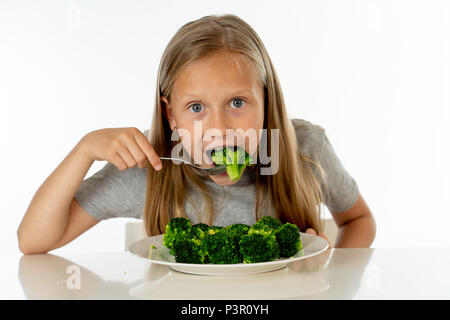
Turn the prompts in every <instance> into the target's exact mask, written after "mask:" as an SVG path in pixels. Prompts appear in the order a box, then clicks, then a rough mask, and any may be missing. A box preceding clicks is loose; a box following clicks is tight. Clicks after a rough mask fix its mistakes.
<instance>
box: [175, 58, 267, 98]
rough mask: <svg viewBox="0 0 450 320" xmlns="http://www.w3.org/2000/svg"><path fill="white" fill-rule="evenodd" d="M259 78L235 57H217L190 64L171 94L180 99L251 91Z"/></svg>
mask: <svg viewBox="0 0 450 320" xmlns="http://www.w3.org/2000/svg"><path fill="white" fill-rule="evenodd" d="M259 85H260V84H259V75H258V74H257V72H256V69H255V68H254V66H253V64H252V63H250V62H249V61H248V59H246V58H245V57H243V56H241V55H238V54H235V53H228V52H224V53H217V54H214V55H213V56H211V57H207V58H204V59H201V60H197V61H194V62H192V63H190V64H189V65H188V66H187V67H186V68H185V69H184V70H182V71H181V72H180V74H179V75H178V76H177V78H176V80H175V82H174V87H173V93H174V96H176V97H177V98H182V97H183V95H184V94H186V93H192V92H198V93H209V94H215V93H218V92H214V91H216V90H217V91H219V92H223V91H227V90H236V89H238V90H252V91H255V89H256V88H257V87H258V86H259Z"/></svg>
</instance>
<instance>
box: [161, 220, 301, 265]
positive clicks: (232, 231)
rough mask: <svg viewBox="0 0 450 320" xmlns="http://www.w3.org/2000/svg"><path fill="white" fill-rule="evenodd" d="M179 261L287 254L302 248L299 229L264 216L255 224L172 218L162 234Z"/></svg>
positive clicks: (214, 261) (241, 259)
mask: <svg viewBox="0 0 450 320" xmlns="http://www.w3.org/2000/svg"><path fill="white" fill-rule="evenodd" d="M163 243H164V245H165V246H166V247H167V248H169V249H170V253H171V254H172V255H173V256H174V257H175V261H176V262H182V263H197V264H199V263H201V264H205V263H211V264H236V263H256V262H268V261H273V260H275V259H278V258H288V257H291V256H293V255H295V254H296V253H297V252H298V251H299V250H300V249H302V242H301V239H300V232H299V229H298V227H297V226H296V225H295V224H292V223H285V224H282V223H281V222H280V221H279V220H278V219H276V218H273V217H269V216H264V217H263V218H261V219H260V220H259V221H258V222H256V223H255V224H254V225H252V226H248V225H245V224H240V223H237V224H232V225H229V226H226V227H221V226H211V227H210V226H208V225H207V224H204V223H199V224H195V225H191V222H190V220H189V219H187V218H172V219H171V220H170V221H169V223H168V224H167V226H166V232H165V233H164V236H163Z"/></svg>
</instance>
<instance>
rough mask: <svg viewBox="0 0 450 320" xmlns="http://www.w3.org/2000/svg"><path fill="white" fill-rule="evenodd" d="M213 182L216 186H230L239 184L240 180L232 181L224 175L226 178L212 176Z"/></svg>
mask: <svg viewBox="0 0 450 320" xmlns="http://www.w3.org/2000/svg"><path fill="white" fill-rule="evenodd" d="M210 177H211V180H213V181H214V182H215V183H216V184H218V185H221V186H229V185H232V184H235V183H236V182H238V181H239V180H236V181H232V180H230V178H228V175H224V176H218V175H215V176H210Z"/></svg>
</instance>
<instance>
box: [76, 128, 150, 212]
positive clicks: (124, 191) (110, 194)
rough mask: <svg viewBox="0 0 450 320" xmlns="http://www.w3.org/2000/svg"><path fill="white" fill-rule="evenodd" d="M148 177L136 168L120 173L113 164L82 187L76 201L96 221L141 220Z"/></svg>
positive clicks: (82, 184) (89, 179) (84, 182)
mask: <svg viewBox="0 0 450 320" xmlns="http://www.w3.org/2000/svg"><path fill="white" fill-rule="evenodd" d="M145 133H147V132H145ZM146 173H147V169H146V168H144V169H141V168H139V167H137V166H135V167H133V168H128V169H127V170H124V171H120V170H119V169H118V168H117V167H116V166H115V165H113V164H112V163H107V164H106V165H105V166H104V167H103V168H102V169H101V170H99V171H97V172H96V173H95V174H93V175H92V176H91V177H89V178H87V179H85V180H84V181H83V182H82V183H81V185H80V187H79V188H78V190H77V192H76V194H75V199H76V200H77V201H78V203H79V204H80V205H81V207H83V209H85V210H86V211H87V212H88V213H89V214H90V215H91V216H92V217H94V218H95V219H97V220H104V219H109V218H116V217H130V218H137V219H140V218H141V217H142V211H143V208H144V201H145V194H146V186H147V183H146V177H147V174H146Z"/></svg>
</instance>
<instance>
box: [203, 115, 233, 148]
mask: <svg viewBox="0 0 450 320" xmlns="http://www.w3.org/2000/svg"><path fill="white" fill-rule="evenodd" d="M221 109H222V108H217V109H215V110H212V111H210V114H209V116H208V118H207V119H205V120H206V121H205V122H204V123H203V130H204V135H206V136H207V138H209V140H210V141H211V142H212V141H215V142H217V143H225V142H226V141H225V138H226V137H225V135H226V130H227V129H231V128H230V122H229V121H228V119H227V117H226V114H225V112H224V110H221ZM220 135H221V136H220ZM217 139H223V140H222V141H218V140H217Z"/></svg>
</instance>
